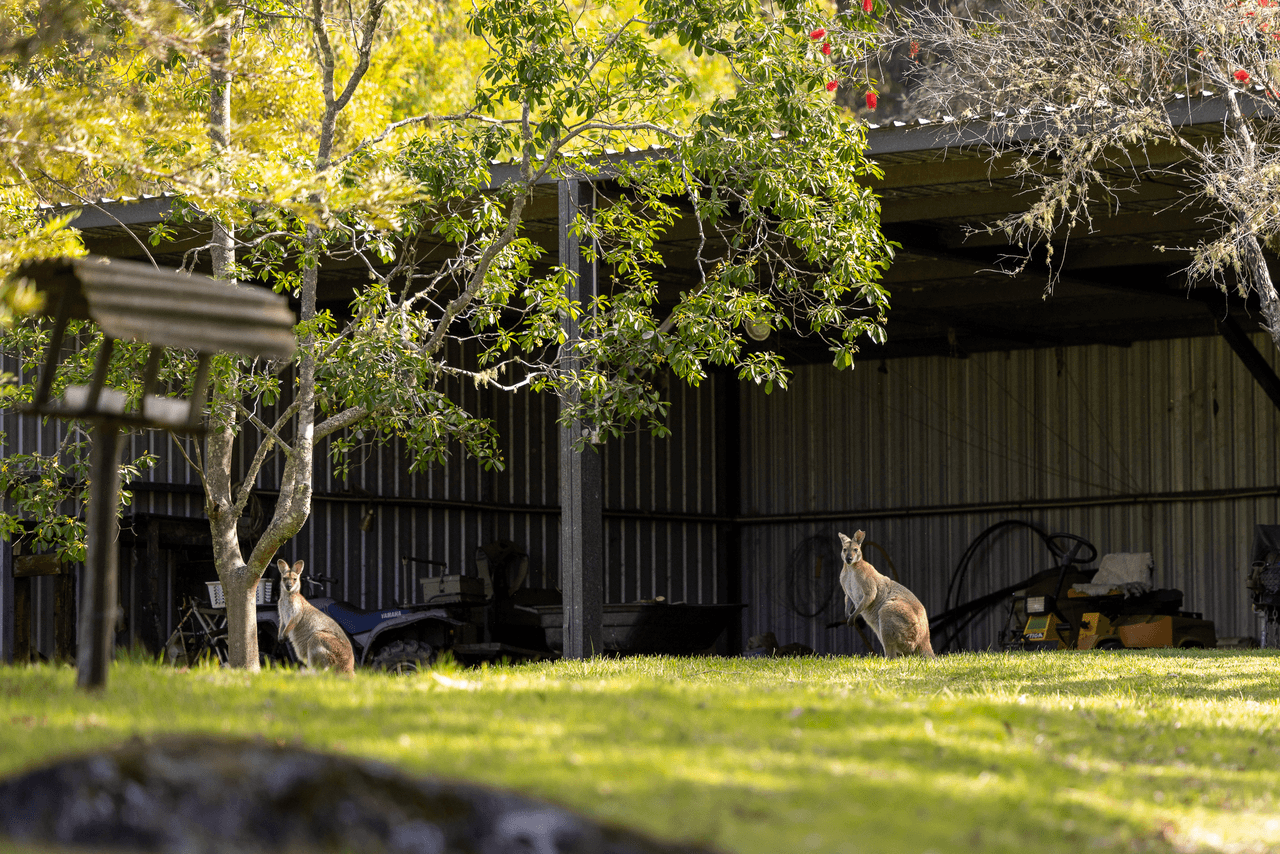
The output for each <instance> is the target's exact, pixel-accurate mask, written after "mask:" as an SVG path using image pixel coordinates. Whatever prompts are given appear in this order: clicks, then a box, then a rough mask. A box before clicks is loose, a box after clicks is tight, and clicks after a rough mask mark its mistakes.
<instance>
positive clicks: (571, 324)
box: [559, 180, 604, 659]
mask: <svg viewBox="0 0 1280 854" xmlns="http://www.w3.org/2000/svg"><path fill="white" fill-rule="evenodd" d="M559 190H560V217H559V219H560V264H561V266H562V267H563V268H564V269H566V270H567V271H568V273H569V285H568V293H567V294H566V296H567V297H568V298H569V299H570V300H571V301H573V302H576V303H577V304H578V305H579V306H581V307H582V309H583V311H587V310H589V305H590V301H591V297H592V296H593V295H594V294H595V287H596V265H595V262H594V260H590V259H588V258H584V257H583V252H582V248H583V247H582V242H581V239H580V237H579V236H578V235H575V234H573V233H572V227H571V226H572V224H573V221H574V219H575V218H576V217H577V216H578V215H580V214H581V215H584V216H590V215H591V209H592V199H591V192H592V190H591V185H590V184H589V183H588V182H586V181H577V180H566V181H561V182H560V185H559ZM564 331H565V337H566V341H565V344H564V348H565V352H566V353H568V354H569V358H568V361H567V363H566V364H565V365H564V370H565V371H567V372H572V371H575V370H577V369H578V367H579V365H578V361H577V356H576V351H575V344H576V342H577V341H578V340H579V338H580V334H581V333H580V330H579V328H578V322H577V320H575V319H574V318H572V317H565V318H564ZM576 400H577V397H576V392H574V391H572V390H570V391H569V392H567V393H566V395H565V396H563V397H562V398H561V401H560V406H561V414H562V415H563V414H564V410H565V408H566V406H571V405H572V404H573V403H575V402H576ZM589 430H590V425H589V424H585V423H584V422H583V421H582V420H581V419H579V418H574V419H572V420H570V421H568V422H567V423H566V422H565V421H564V419H563V418H562V419H561V424H560V430H559V434H560V589H561V592H562V593H563V595H564V651H563V654H564V657H565V658H573V659H579V658H589V657H590V656H593V655H599V654H600V653H601V652H602V651H603V650H604V628H603V622H604V585H603V579H604V519H603V516H602V515H601V510H602V506H601V487H600V453H599V451H598V450H597V448H596V447H595V446H591V445H588V446H586V447H582V448H578V447H575V443H578V442H580V441H581V439H582V437H583V436H585V435H586V434H587V432H588V431H589Z"/></svg>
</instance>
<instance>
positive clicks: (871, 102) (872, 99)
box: [867, 89, 877, 110]
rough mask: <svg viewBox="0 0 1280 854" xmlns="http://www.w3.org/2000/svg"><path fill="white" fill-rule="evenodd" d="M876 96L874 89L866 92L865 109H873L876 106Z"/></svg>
mask: <svg viewBox="0 0 1280 854" xmlns="http://www.w3.org/2000/svg"><path fill="white" fill-rule="evenodd" d="M876 103H877V97H876V92H875V90H874V89H872V90H871V91H869V92H867V109H868V110H874V109H875V108H876Z"/></svg>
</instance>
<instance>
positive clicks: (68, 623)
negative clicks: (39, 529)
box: [13, 553, 75, 661]
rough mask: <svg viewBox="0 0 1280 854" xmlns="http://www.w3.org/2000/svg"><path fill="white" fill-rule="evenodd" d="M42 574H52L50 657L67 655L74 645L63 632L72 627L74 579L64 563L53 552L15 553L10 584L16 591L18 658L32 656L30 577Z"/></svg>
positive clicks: (71, 631)
mask: <svg viewBox="0 0 1280 854" xmlns="http://www.w3.org/2000/svg"><path fill="white" fill-rule="evenodd" d="M42 575H50V576H53V579H54V586H53V595H54V602H53V646H54V649H53V657H54V659H55V660H57V659H60V658H63V657H64V656H69V653H68V652H65V650H70V649H72V648H73V647H74V643H73V642H72V641H71V640H68V639H67V638H66V637H64V634H63V633H73V632H74V631H75V614H74V613H72V612H73V611H74V610H75V581H74V579H72V577H71V576H70V575H67V573H66V567H65V566H64V565H63V563H62V561H61V560H59V559H58V556H57V555H56V554H53V553H49V554H38V555H17V556H15V557H14V559H13V586H14V591H15V593H16V594H17V596H16V598H15V600H14V602H15V617H16V623H15V633H16V641H17V643H16V645H15V647H14V654H15V656H16V657H17V660H19V661H26V660H28V659H31V658H35V652H36V644H34V643H32V641H31V628H32V626H33V625H34V623H35V619H34V617H33V615H32V609H31V602H32V592H33V591H32V584H34V582H33V581H32V579H34V578H39V577H40V576H42Z"/></svg>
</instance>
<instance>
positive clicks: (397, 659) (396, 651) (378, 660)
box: [369, 640, 436, 673]
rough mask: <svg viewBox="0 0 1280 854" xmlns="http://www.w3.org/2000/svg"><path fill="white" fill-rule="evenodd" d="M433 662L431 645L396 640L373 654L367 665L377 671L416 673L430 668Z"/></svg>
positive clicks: (433, 654)
mask: <svg viewBox="0 0 1280 854" xmlns="http://www.w3.org/2000/svg"><path fill="white" fill-rule="evenodd" d="M435 660H436V651H435V648H434V647H432V646H431V644H429V643H425V642H423V641H415V640H397V641H392V642H391V643H389V644H387V645H386V646H384V647H382V648H381V649H379V650H378V651H377V652H375V653H374V654H373V658H372V659H371V660H370V662H369V663H370V664H371V665H372V666H373V667H374V668H375V669H377V670H386V671H388V672H390V673H416V672H417V671H419V670H425V669H427V668H428V667H430V666H431V663H432V662H433V661H435Z"/></svg>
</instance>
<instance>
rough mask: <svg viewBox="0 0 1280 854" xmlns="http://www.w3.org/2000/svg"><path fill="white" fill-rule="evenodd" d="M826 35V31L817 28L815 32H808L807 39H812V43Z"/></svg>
mask: <svg viewBox="0 0 1280 854" xmlns="http://www.w3.org/2000/svg"><path fill="white" fill-rule="evenodd" d="M826 34H827V31H826V30H824V29H823V28H822V27H818V28H817V29H816V30H810V31H809V38H811V39H813V40H814V41H817V40H818V39H820V38H822V37H823V36H825V35H826Z"/></svg>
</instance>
